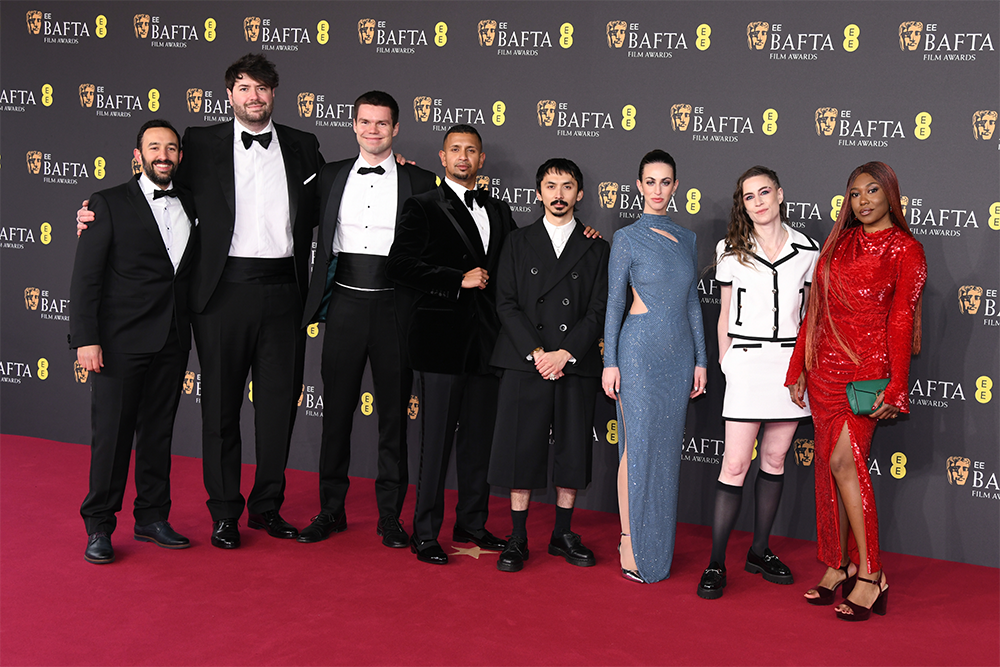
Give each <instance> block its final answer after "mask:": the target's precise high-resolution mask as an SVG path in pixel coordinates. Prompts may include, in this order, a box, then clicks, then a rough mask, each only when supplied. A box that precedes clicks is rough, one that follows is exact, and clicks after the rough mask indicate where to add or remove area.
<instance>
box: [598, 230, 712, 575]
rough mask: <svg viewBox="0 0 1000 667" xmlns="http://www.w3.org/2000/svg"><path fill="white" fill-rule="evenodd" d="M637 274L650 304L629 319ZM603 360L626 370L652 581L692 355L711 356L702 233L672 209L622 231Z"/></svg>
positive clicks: (667, 531) (623, 405) (669, 556)
mask: <svg viewBox="0 0 1000 667" xmlns="http://www.w3.org/2000/svg"><path fill="white" fill-rule="evenodd" d="M657 229H658V230H662V231H665V232H668V233H670V234H672V235H673V236H674V238H676V239H677V241H676V242H674V241H671V240H670V239H669V238H667V237H665V236H663V235H662V234H660V233H659V232H656V231H653V230H657ZM630 284H631V285H632V286H633V287H634V288H635V290H636V292H637V293H638V294H639V298H640V299H642V302H643V303H644V304H645V305H646V308H647V312H645V313H640V314H631V313H630V314H629V315H628V317H627V318H626V319H625V323H624V324H622V316H623V315H624V313H625V298H626V295H627V292H628V286H629V285H630ZM604 365H605V367H614V366H617V367H618V369H619V373H620V374H621V393H620V400H619V401H618V425H619V428H618V456H619V459H620V458H621V456H622V455H623V453H624V451H625V446H626V444H627V445H628V503H629V523H630V525H631V535H632V550H633V553H634V554H635V560H636V564H637V565H638V569H639V574H640V575H641V576H642V578H643V579H644V580H645V581H647V582H649V583H652V582H654V581H660V580H661V579H666V578H667V577H669V576H670V563H671V561H672V560H673V556H674V534H675V532H676V525H677V494H678V473H679V471H680V463H681V447H682V444H683V436H684V422H685V417H686V415H687V405H688V400H689V399H688V397H689V395H690V393H691V387H692V384H693V379H694V367H695V365H698V366H701V367H707V366H708V356H707V354H706V352H705V332H704V328H703V326H702V317H701V304H700V303H699V301H698V252H697V249H696V243H695V234H694V232H692V231H691V230H689V229H685V228H683V227H680V226H678V225H676V224H675V223H674V222H673V221H672V220H671V219H670V218H668V217H666V216H657V215H648V214H643V215H642V217H640V218H639V219H638V220H636V221H635V222H634V223H632V224H631V225H629V226H628V227H625V228H623V229H620V230H618V231H617V232H615V235H614V239H613V243H612V246H611V260H610V264H609V267H608V310H607V316H606V319H605V323H604Z"/></svg>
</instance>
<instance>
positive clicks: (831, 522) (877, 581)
mask: <svg viewBox="0 0 1000 667" xmlns="http://www.w3.org/2000/svg"><path fill="white" fill-rule="evenodd" d="M845 198H846V200H847V201H845V202H844V203H843V206H842V207H841V209H840V213H839V215H838V216H837V222H836V223H835V224H834V226H833V230H832V231H831V232H830V236H829V237H828V238H827V239H826V242H825V243H824V244H823V250H822V251H821V252H820V257H819V262H818V264H817V266H816V276H815V278H814V279H813V287H812V290H810V294H809V306H808V312H807V314H806V321H805V322H804V323H803V325H802V327H801V328H800V329H799V334H798V339H797V341H796V344H795V351H794V353H793V355H792V359H791V362H790V363H789V367H788V374H787V376H786V378H785V384H786V385H787V386H788V389H789V392H790V393H791V398H792V401H793V402H794V403H796V404H797V405H800V406H801V405H804V402H803V398H804V395H805V392H806V391H807V390H808V392H809V404H810V406H811V408H812V415H813V423H814V425H815V430H816V455H815V466H816V467H815V474H816V530H817V534H818V541H819V559H820V560H821V561H822V562H824V563H825V564H826V565H827V571H826V573H825V574H824V575H823V578H822V579H821V580H820V582H819V584H818V585H817V586H816V588H813V589H810V590H809V591H807V592H806V594H805V597H806V600H807V601H809V603H811V604H816V605H829V604H832V603H833V600H834V594H835V592H836V589H837V588H838V587H840V586H841V585H844V584H846V585H844V602H843V603H841V604H840V605H838V607H837V616H838V617H839V618H843V619H844V620H848V621H864V620H867V619H868V618H869V616H871V612H872V611H875V613H878V614H885V612H886V605H887V603H888V597H889V596H888V588H889V587H888V584H886V580H885V574H884V573H883V572H882V561H881V557H880V554H879V546H878V515H877V514H876V511H875V496H874V494H873V493H872V483H871V477H870V476H869V474H868V464H867V462H868V454H869V451H870V450H871V442H872V434H873V433H874V431H875V424H876V423H877V421H878V420H879V419H893V418H895V417H896V416H897V415H898V414H899V413H900V412H909V393H908V389H909V384H908V379H909V369H910V355H911V354H916V353H917V352H919V351H920V294H921V291H922V290H923V286H924V282H925V281H926V279H927V262H926V261H925V259H924V250H923V246H921V245H920V243H919V242H918V241H917V240H916V239H914V238H913V235H912V234H911V233H910V229H909V226H908V225H907V224H906V218H905V216H904V215H903V210H902V208H901V206H900V203H899V183H898V181H897V180H896V174H895V172H893V170H892V168H891V167H889V166H888V165H886V164H883V163H881V162H868V163H866V164H863V165H861V166H860V167H858V168H857V169H855V170H854V171H853V172H852V173H851V176H850V178H849V179H848V180H847V193H846V195H845ZM885 377H888V378H889V385H888V386H887V387H886V388H885V391H884V392H883V393H881V394H879V396H878V398H877V399H876V402H875V406H874V407H875V408H877V409H875V411H874V412H872V414H871V415H869V416H862V415H855V414H854V413H853V412H851V409H850V407H849V406H848V404H847V394H846V386H847V383H849V382H852V381H855V380H877V379H879V378H885ZM848 528H850V533H851V536H853V538H854V541H855V543H856V544H857V548H858V553H859V558H858V560H859V563H858V564H857V565H856V566H855V565H854V564H853V563H852V562H851V560H850V558H849V555H848V553H849V552H848ZM852 570H853V571H852ZM854 584H857V585H854Z"/></svg>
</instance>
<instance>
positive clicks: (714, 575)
mask: <svg viewBox="0 0 1000 667" xmlns="http://www.w3.org/2000/svg"><path fill="white" fill-rule="evenodd" d="M725 587H726V567H725V566H724V565H719V564H718V563H717V562H715V561H712V562H711V563H709V564H708V567H707V568H705V571H704V572H702V573H701V581H700V582H698V597H700V598H703V599H705V600H717V599H719V598H721V597H722V589H723V588H725Z"/></svg>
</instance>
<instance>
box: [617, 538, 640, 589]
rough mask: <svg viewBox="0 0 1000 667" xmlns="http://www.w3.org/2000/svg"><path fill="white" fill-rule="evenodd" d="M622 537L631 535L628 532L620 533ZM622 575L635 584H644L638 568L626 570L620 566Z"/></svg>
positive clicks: (620, 549)
mask: <svg viewBox="0 0 1000 667" xmlns="http://www.w3.org/2000/svg"><path fill="white" fill-rule="evenodd" d="M622 537H632V535H630V534H629V533H622ZM621 552H622V541H621V540H618V553H621ZM622 577H624V578H625V579H628V580H629V581H634V582H635V583H637V584H644V583H646V580H645V579H643V578H642V575H641V574H639V570H626V569H625V568H624V567H623V568H622Z"/></svg>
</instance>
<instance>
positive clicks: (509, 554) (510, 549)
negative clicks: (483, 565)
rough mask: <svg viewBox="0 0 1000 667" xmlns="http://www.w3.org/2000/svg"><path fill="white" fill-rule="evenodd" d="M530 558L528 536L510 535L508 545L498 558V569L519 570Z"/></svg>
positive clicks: (503, 570)
mask: <svg viewBox="0 0 1000 667" xmlns="http://www.w3.org/2000/svg"><path fill="white" fill-rule="evenodd" d="M526 560H528V538H527V537H521V536H520V535H508V536H507V546H506V547H504V550H503V552H502V553H501V554H500V557H499V558H497V569H498V570H500V571H501V572H519V571H520V570H521V569H522V568H523V567H524V561H526Z"/></svg>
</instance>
